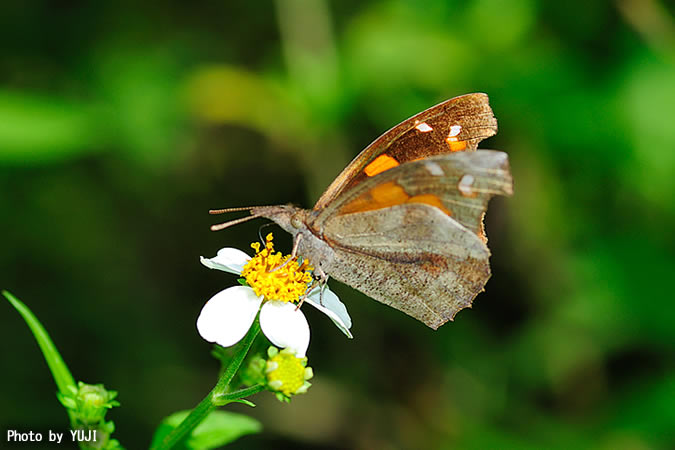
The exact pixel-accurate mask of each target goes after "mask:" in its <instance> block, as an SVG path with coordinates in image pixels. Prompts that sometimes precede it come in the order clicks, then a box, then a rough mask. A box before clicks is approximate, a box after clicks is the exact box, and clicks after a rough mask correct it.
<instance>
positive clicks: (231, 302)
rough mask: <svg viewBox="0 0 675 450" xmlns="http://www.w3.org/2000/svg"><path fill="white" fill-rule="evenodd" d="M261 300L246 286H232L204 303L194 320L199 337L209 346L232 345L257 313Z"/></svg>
mask: <svg viewBox="0 0 675 450" xmlns="http://www.w3.org/2000/svg"><path fill="white" fill-rule="evenodd" d="M261 302H262V297H258V296H257V295H255V293H254V292H253V289H251V288H250V287H248V286H234V287H231V288H227V289H225V290H224V291H220V292H218V293H217V294H216V295H214V296H213V297H211V299H210V300H209V301H208V302H206V304H205V305H204V307H203V308H202V312H201V313H200V314H199V318H198V319H197V330H198V331H199V334H200V335H201V336H202V337H203V338H204V339H205V340H207V341H209V342H215V343H216V344H219V345H222V346H223V347H229V346H231V345H234V344H236V343H237V342H239V341H240V340H241V338H243V337H244V336H245V335H246V332H247V331H248V329H249V328H251V324H252V323H253V320H255V316H256V314H257V313H258V309H260V303H261Z"/></svg>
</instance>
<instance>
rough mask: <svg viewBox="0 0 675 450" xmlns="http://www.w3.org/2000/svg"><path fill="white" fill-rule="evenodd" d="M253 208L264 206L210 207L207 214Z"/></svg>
mask: <svg viewBox="0 0 675 450" xmlns="http://www.w3.org/2000/svg"><path fill="white" fill-rule="evenodd" d="M253 208H265V206H242V207H239V208H225V209H210V210H209V214H224V213H229V212H236V211H250V210H252V209H253Z"/></svg>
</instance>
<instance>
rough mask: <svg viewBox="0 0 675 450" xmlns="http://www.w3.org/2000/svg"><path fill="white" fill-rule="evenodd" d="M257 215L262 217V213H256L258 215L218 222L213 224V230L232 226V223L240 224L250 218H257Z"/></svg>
mask: <svg viewBox="0 0 675 450" xmlns="http://www.w3.org/2000/svg"><path fill="white" fill-rule="evenodd" d="M256 217H260V215H259V214H256V215H251V216H246V217H242V218H240V219H234V220H230V221H228V222H223V223H219V224H216V225H211V231H220V230H224V229H225V228H228V227H231V226H232V225H238V224H240V223H243V222H248V221H249V220H251V219H255V218H256Z"/></svg>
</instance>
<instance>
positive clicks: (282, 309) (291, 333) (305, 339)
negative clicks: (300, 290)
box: [260, 300, 309, 358]
mask: <svg viewBox="0 0 675 450" xmlns="http://www.w3.org/2000/svg"><path fill="white" fill-rule="evenodd" d="M297 306H298V305H296V304H294V303H289V302H280V301H278V300H270V301H268V302H267V303H265V304H264V305H263V307H262V309H261V310H260V328H262V331H263V333H265V336H267V339H269V340H270V341H271V342H272V344H274V345H276V346H277V347H279V348H290V349H291V350H293V351H294V352H295V354H296V356H297V357H298V358H303V357H304V356H305V353H306V352H307V347H309V324H308V323H307V319H306V318H305V315H304V314H303V313H302V311H300V310H299V309H297Z"/></svg>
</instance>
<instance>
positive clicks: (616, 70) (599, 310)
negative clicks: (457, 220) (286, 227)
mask: <svg viewBox="0 0 675 450" xmlns="http://www.w3.org/2000/svg"><path fill="white" fill-rule="evenodd" d="M673 13H674V11H673V4H672V3H669V4H668V3H666V2H662V1H659V0H616V1H613V2H609V1H597V2H587V1H582V0H574V1H570V2H549V1H543V0H540V1H537V0H514V1H508V2H507V1H499V0H477V1H440V0H427V1H425V2H415V1H406V2H402V1H394V0H382V1H354V0H349V1H333V2H327V1H323V2H322V1H315V2H305V1H300V0H278V1H276V2H250V3H244V2H228V1H210V2H200V3H189V2H177V1H175V2H148V3H139V2H126V1H122V2H84V1H77V0H65V1H48V2H46V1H42V2H40V1H27V2H19V1H8V2H3V3H2V6H0V42H1V43H0V46H1V48H2V50H1V51H2V53H1V54H2V57H1V58H0V188H1V193H0V211H1V214H2V220H1V221H0V236H1V241H0V242H1V245H2V251H1V252H0V287H1V288H4V289H8V290H10V291H12V292H13V293H14V294H15V295H16V296H18V297H19V298H20V299H22V300H23V301H24V302H25V303H26V304H28V305H29V306H30V307H31V308H32V309H33V311H34V312H35V314H36V315H37V316H38V317H39V318H40V319H41V320H42V322H43V324H44V325H45V327H46V328H47V329H48V330H49V332H50V333H51V335H52V338H53V339H54V341H55V343H56V344H57V346H58V347H59V349H60V350H61V352H62V355H63V357H64V358H65V360H66V362H67V363H68V364H69V366H70V368H71V370H72V372H73V375H74V376H75V378H76V379H79V380H84V381H87V382H90V383H97V382H103V383H105V385H106V386H107V387H109V388H111V389H116V390H118V391H119V392H120V394H119V400H120V402H121V403H122V407H121V408H117V409H115V410H113V411H112V412H111V413H110V414H109V416H108V417H109V418H110V419H112V420H114V421H115V423H116V425H117V431H116V433H115V435H114V436H115V437H117V438H118V439H120V441H121V442H122V443H123V444H124V445H125V446H126V447H127V448H129V449H140V448H144V447H147V445H148V444H149V442H150V438H151V434H152V431H153V430H154V428H155V426H156V425H157V424H158V423H159V421H160V420H161V419H162V418H163V417H164V416H166V415H168V414H170V413H172V412H174V411H176V410H179V409H186V408H190V407H192V406H194V405H195V404H196V403H197V402H198V401H199V400H200V399H201V398H202V397H203V395H205V394H206V392H207V391H208V390H209V389H210V387H211V386H212V385H213V383H214V382H215V378H216V376H217V370H218V363H217V361H216V360H214V359H213V358H212V357H211V356H210V355H209V351H210V345H209V344H208V343H206V342H204V341H202V340H201V338H200V337H199V336H198V334H197V332H196V329H195V320H196V318H197V315H198V313H199V311H200V309H201V306H202V305H203V303H204V302H205V301H206V300H207V299H208V298H209V297H210V296H211V295H213V294H214V293H216V292H217V291H219V290H221V289H223V288H225V287H227V286H230V285H233V283H235V277H234V276H229V275H227V274H223V273H218V272H215V271H210V270H208V269H206V268H204V267H203V266H201V265H200V264H199V256H200V255H204V256H207V257H210V256H213V255H215V253H216V251H217V250H218V249H219V248H221V247H225V246H235V247H238V248H242V249H248V244H249V243H250V242H252V241H255V240H257V239H258V238H257V235H258V228H259V226H260V225H261V224H262V222H261V221H257V222H251V223H247V224H244V225H240V226H238V227H235V228H232V229H228V230H226V231H222V232H219V233H212V232H210V231H209V229H208V228H209V225H211V224H213V223H215V222H217V221H218V218H214V217H212V216H209V215H208V214H207V210H208V209H209V208H217V207H228V206H247V205H261V204H278V203H287V202H294V203H296V204H299V205H303V206H305V207H310V206H311V205H312V204H313V202H314V201H315V200H316V199H317V198H318V195H319V194H320V193H321V191H322V190H323V189H324V188H325V187H326V186H327V185H328V184H329V182H330V181H331V180H332V178H333V177H334V176H335V175H337V173H338V172H339V171H340V170H341V169H342V168H343V167H344V165H345V164H346V163H347V162H348V161H349V160H350V159H351V158H352V157H353V156H355V155H356V154H357V153H358V152H359V151H360V150H361V149H362V148H364V147H365V146H366V145H367V144H368V143H369V142H370V141H372V140H373V139H375V138H376V137H377V136H378V135H379V134H381V133H382V132H384V131H385V130H386V129H388V128H389V127H391V126H393V125H395V124H396V123H398V122H400V121H401V120H403V119H405V118H407V117H409V116H411V115H413V114H415V113H417V112H419V111H421V110H423V109H425V108H427V107H429V106H431V105H433V104H436V103H438V102H440V101H442V100H444V99H446V98H450V97H454V96H456V95H460V94H464V93H468V92H477V91H480V92H487V93H488V94H489V95H490V99H491V105H492V107H493V109H494V111H495V115H496V116H497V118H498V120H499V126H500V131H499V133H498V135H497V136H495V137H493V138H491V139H489V140H487V141H485V142H483V143H482V144H481V147H483V148H496V149H500V150H504V151H506V152H508V153H509V155H510V158H511V166H512V171H513V176H514V180H515V195H514V197H512V198H509V199H495V200H493V201H492V203H491V207H490V210H489V212H488V215H487V223H486V225H487V233H488V236H489V237H490V247H491V249H492V253H493V257H492V267H493V273H494V274H493V277H492V279H491V280H490V282H489V283H488V285H487V288H486V292H485V293H483V294H481V295H480V296H479V297H478V298H477V300H476V302H475V303H474V308H473V309H471V310H466V311H463V312H461V313H460V314H459V315H458V317H457V320H456V321H455V322H454V323H450V324H447V325H445V326H443V327H442V328H440V329H439V330H438V331H436V332H434V331H432V330H430V329H428V328H426V327H425V326H424V325H423V324H421V323H418V322H416V321H415V320H413V319H411V318H409V317H407V316H405V315H403V314H401V313H399V312H397V311H394V310H391V309H389V308H386V307H385V306H383V305H380V304H379V303H377V302H375V301H372V300H369V299H367V298H366V297H365V296H363V295H360V294H359V293H357V292H355V291H353V290H351V289H350V288H347V287H345V286H342V285H339V284H338V283H336V282H332V287H333V289H334V290H335V291H336V292H337V293H338V294H339V295H340V296H341V298H342V299H343V301H344V303H345V304H346V305H347V306H348V308H349V311H350V313H351V315H352V318H353V321H354V326H353V329H352V331H353V333H354V336H355V338H354V340H351V341H350V340H347V339H345V338H344V336H342V335H341V334H340V333H339V331H338V330H337V329H336V328H335V327H334V326H333V325H332V323H331V322H330V321H329V320H328V319H326V318H325V317H324V316H323V315H321V314H320V313H317V312H316V311H313V310H311V309H310V310H307V308H305V311H306V314H307V315H308V318H309V321H310V324H311V327H312V342H311V344H310V349H309V353H308V355H309V359H310V365H311V366H312V367H313V368H314V371H315V374H316V376H315V379H314V380H312V381H313V383H314V386H313V387H312V388H311V389H310V391H309V394H308V395H305V396H302V397H298V398H296V399H294V400H293V402H292V403H291V404H290V405H282V404H280V403H279V402H277V401H276V399H274V397H273V396H272V395H271V394H268V393H263V394H259V395H258V396H256V397H255V398H253V400H254V401H255V402H256V403H257V404H258V407H257V408H255V409H246V408H241V409H243V410H245V411H246V412H247V413H250V414H252V415H253V416H255V417H258V418H259V419H260V420H261V421H262V422H263V424H264V426H265V431H264V433H263V434H261V435H258V436H248V437H245V438H242V439H241V440H239V441H237V442H236V443H235V444H234V446H233V447H234V448H246V449H249V448H251V449H263V448H324V449H352V448H353V449H418V448H425V449H426V448H429V449H446V448H476V449H482V448H526V449H529V448H531V449H538V448H560V449H569V448H593V449H651V448H666V447H669V445H670V444H672V440H669V438H671V439H672V437H673V425H674V424H675V363H674V361H675V359H674V354H675V352H674V350H675V344H674V343H675V304H674V303H673V300H675V296H673V294H672V291H670V290H669V289H670V287H672V286H671V285H670V283H671V282H672V281H673V277H674V276H675V239H674V232H673V231H674V229H675V200H674V194H675V27H674V26H673ZM267 230H272V231H274V232H275V234H276V237H277V239H276V240H277V241H278V243H277V244H278V248H279V249H283V250H285V251H286V252H288V251H290V240H289V239H288V236H285V235H284V234H283V232H282V231H281V230H279V229H278V228H267V229H266V230H265V231H267ZM668 292H671V293H670V294H668ZM0 349H1V351H2V353H1V355H2V362H1V367H2V370H1V372H0V373H1V378H0V386H1V387H0V427H2V429H3V430H5V429H6V428H8V427H10V426H12V427H18V428H23V429H27V430H30V429H33V430H46V429H49V428H58V427H62V428H63V427H65V426H66V425H67V418H66V414H65V412H64V411H63V410H62V408H61V407H60V405H59V404H58V402H57V400H56V397H55V386H54V384H53V381H52V378H51V375H50V374H49V372H48V370H47V368H46V365H45V363H44V361H43V358H42V356H41V354H40V352H39V350H38V348H37V346H36V344H35V342H34V339H33V337H32V336H31V334H30V332H29V331H28V328H27V327H26V325H25V324H24V323H23V321H22V320H21V318H20V317H19V315H18V314H17V313H16V312H15V311H14V310H13V309H12V308H11V307H10V305H9V304H8V303H7V302H5V301H4V300H3V302H2V305H0ZM232 409H234V410H238V409H240V408H232ZM3 433H4V431H3ZM669 434H670V435H669Z"/></svg>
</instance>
